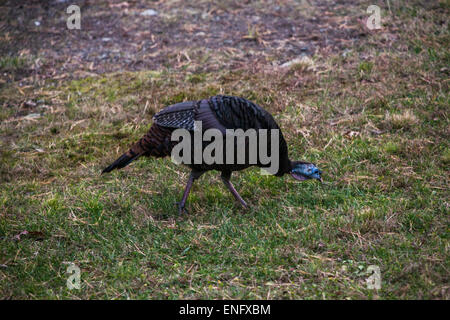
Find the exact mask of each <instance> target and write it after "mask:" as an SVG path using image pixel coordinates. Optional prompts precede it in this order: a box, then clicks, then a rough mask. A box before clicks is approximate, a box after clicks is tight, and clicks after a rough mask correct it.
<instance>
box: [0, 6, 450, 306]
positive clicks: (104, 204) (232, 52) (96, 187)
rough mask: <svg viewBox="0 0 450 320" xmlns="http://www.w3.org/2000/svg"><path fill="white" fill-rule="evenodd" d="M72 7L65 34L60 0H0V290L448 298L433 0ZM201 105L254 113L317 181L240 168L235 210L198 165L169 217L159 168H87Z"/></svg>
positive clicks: (173, 180)
mask: <svg viewBox="0 0 450 320" xmlns="http://www.w3.org/2000/svg"><path fill="white" fill-rule="evenodd" d="M78 4H79V6H80V8H81V30H69V29H67V26H66V19H67V17H68V16H69V14H67V13H66V8H67V7H68V5H69V2H68V1H64V0H58V1H49V2H48V4H46V5H42V4H40V1H4V2H2V3H1V4H0V6H1V8H0V17H1V19H0V21H1V22H0V30H1V32H0V106H1V107H0V120H1V123H0V150H1V154H0V157H1V162H0V297H1V298H3V299H17V298H27V299H29V298H31V299H38V298H41V299H79V298H82V299H86V298H90V299H128V298H131V299H143V298H145V299H158V298H159V299H178V298H183V299H199V298H204V299H211V298H219V299H221V298H232V299H239V298H246V299H449V298H450V293H449V286H450V285H449V271H448V268H449V254H448V250H449V242H448V238H449V229H448V226H449V219H448V210H449V194H448V187H449V186H448V182H449V170H448V169H449V163H450V146H449V133H450V132H449V119H448V116H449V111H448V110H449V109H448V105H449V95H448V85H449V65H450V64H449V62H450V54H449V52H450V51H449V29H448V16H449V9H450V3H449V1H447V0H443V1H442V0H441V1H350V0H343V1H314V0H304V1H288V0H279V1H268V0H267V1H265V0H259V1H232V0H227V1H212V0H209V1H206V0H204V1H179V0H171V1H143V0H135V1H78ZM371 4H377V5H379V6H380V8H381V29H379V30H369V29H368V28H367V25H366V20H367V18H368V17H369V15H370V14H369V13H367V12H366V10H367V7H368V6H369V5H371ZM149 9H152V10H154V11H155V12H151V11H149ZM145 13H147V15H146V14H145ZM214 94H230V95H237V96H242V97H245V98H247V99H250V100H253V101H254V102H256V103H258V104H259V105H261V106H262V107H264V108H265V109H266V110H268V111H270V112H271V113H272V114H273V115H274V117H275V119H276V120H277V122H278V123H279V124H280V126H281V128H282V130H283V134H284V136H285V138H286V140H287V141H288V145H289V149H290V156H291V158H292V159H304V160H306V161H310V162H314V163H316V164H317V165H318V166H319V167H320V168H321V169H322V170H323V171H324V174H323V179H324V183H323V184H322V185H321V184H319V183H314V182H312V181H308V182H304V183H299V182H296V181H294V180H293V179H291V178H290V177H283V178H276V177H271V176H263V175H260V173H259V170H258V169H249V170H246V171H243V172H240V173H237V174H234V175H233V177H232V181H233V182H234V183H235V186H236V188H237V189H238V190H239V191H240V193H241V195H242V196H243V197H244V199H246V201H247V202H248V203H249V204H250V209H249V210H242V209H241V207H240V206H239V205H238V204H236V203H235V202H234V201H233V198H232V196H231V194H230V193H229V192H228V191H227V190H226V189H225V188H224V187H223V185H222V184H221V182H220V178H219V174H218V173H217V172H209V173H207V174H206V175H204V176H202V178H201V179H200V180H199V181H198V182H197V183H196V185H195V186H194V188H193V191H192V192H191V195H190V197H189V200H188V210H189V214H186V215H184V216H181V217H179V216H178V213H177V208H176V206H175V205H174V202H176V201H178V200H179V199H180V197H181V194H182V191H183V188H184V185H185V183H186V181H187V178H188V173H189V172H188V170H187V169H186V168H184V167H182V166H177V165H175V164H174V163H172V162H171V161H170V159H163V160H161V159H159V160H156V159H141V160H138V161H136V162H134V163H133V164H131V165H130V166H129V167H127V168H125V169H123V170H121V171H116V172H114V173H112V174H109V175H103V176H100V174H99V173H100V172H101V170H102V169H103V168H104V167H105V166H107V165H108V164H110V163H111V162H112V161H113V160H114V159H116V158H117V157H118V156H119V155H120V154H121V153H122V152H124V151H125V150H126V149H127V147H128V146H129V145H130V144H131V143H132V142H134V141H136V140H137V139H138V138H139V137H140V136H141V135H143V134H144V133H145V132H146V131H147V130H148V128H149V126H150V124H151V117H152V115H153V114H154V113H155V112H156V111H158V110H160V109H161V108H163V107H164V106H165V105H168V104H171V103H175V102H180V101H184V100H191V99H200V98H205V97H208V96H211V95H214ZM72 264H75V265H76V266H78V267H79V268H80V270H81V275H80V276H81V277H80V278H81V288H80V289H79V290H77V289H73V290H70V289H69V288H67V286H66V281H67V279H68V277H69V276H70V274H69V273H67V268H68V267H69V266H70V265H72ZM369 266H376V267H378V268H379V269H380V275H381V288H380V289H378V290H376V289H370V288H368V286H367V283H366V279H367V278H368V277H369V276H370V275H371V273H370V272H368V270H370V268H369Z"/></svg>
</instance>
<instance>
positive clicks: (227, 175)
mask: <svg viewBox="0 0 450 320" xmlns="http://www.w3.org/2000/svg"><path fill="white" fill-rule="evenodd" d="M220 178H222V181H223V183H224V184H225V185H226V186H227V188H228V190H230V192H231V193H232V194H233V196H234V197H235V198H236V200H237V201H239V202H240V203H241V204H242V206H244V208H248V206H247V203H246V202H245V201H244V199H242V197H241V195H240V194H239V193H238V192H237V191H236V189H235V188H234V186H233V184H232V183H231V181H230V178H231V173H227V172H222V175H221V176H220Z"/></svg>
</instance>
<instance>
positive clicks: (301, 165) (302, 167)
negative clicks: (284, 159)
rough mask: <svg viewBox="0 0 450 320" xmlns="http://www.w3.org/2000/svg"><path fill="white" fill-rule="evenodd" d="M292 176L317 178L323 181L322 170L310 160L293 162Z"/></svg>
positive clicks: (305, 178)
mask: <svg viewBox="0 0 450 320" xmlns="http://www.w3.org/2000/svg"><path fill="white" fill-rule="evenodd" d="M290 174H291V176H292V177H293V178H294V179H296V180H300V181H302V180H309V179H317V180H319V181H320V182H322V177H321V176H320V175H321V174H322V171H321V170H319V168H317V167H316V166H315V165H314V164H312V163H308V162H293V163H292V170H291V172H290Z"/></svg>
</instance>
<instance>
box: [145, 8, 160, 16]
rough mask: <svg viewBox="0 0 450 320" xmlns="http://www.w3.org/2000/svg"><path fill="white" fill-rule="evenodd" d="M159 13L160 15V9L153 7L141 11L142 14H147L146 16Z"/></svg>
mask: <svg viewBox="0 0 450 320" xmlns="http://www.w3.org/2000/svg"><path fill="white" fill-rule="evenodd" d="M157 15H158V11H155V10H153V9H147V10H145V11H142V12H141V16H146V17H150V16H157Z"/></svg>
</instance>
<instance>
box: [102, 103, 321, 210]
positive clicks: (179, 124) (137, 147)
mask: <svg viewBox="0 0 450 320" xmlns="http://www.w3.org/2000/svg"><path fill="white" fill-rule="evenodd" d="M153 120H154V123H153V125H152V126H151V127H150V130H149V131H148V132H147V134H145V135H144V136H143V137H142V138H141V139H140V140H139V141H138V142H137V143H135V144H134V145H132V146H131V148H130V150H129V151H127V152H126V153H124V154H123V155H122V156H121V157H120V158H119V159H117V160H116V161H115V162H114V163H113V164H111V165H110V166H108V167H107V168H105V169H104V170H103V172H102V173H105V172H110V171H112V170H114V169H116V168H117V169H119V168H123V167H124V166H126V165H128V164H129V163H130V162H131V161H133V160H135V159H137V158H138V157H140V156H154V157H165V156H170V155H171V151H172V149H173V147H174V146H175V145H176V143H177V142H173V141H171V134H172V132H173V130H175V129H180V128H183V129H186V130H189V131H190V132H191V133H192V132H193V130H194V121H201V122H202V129H203V131H205V130H207V129H218V130H219V131H220V132H221V133H222V134H223V135H224V134H225V131H226V129H242V130H244V131H246V130H248V129H256V132H258V129H268V130H270V129H278V130H279V141H278V143H279V149H278V150H279V161H280V166H279V169H278V171H277V172H276V173H275V175H276V176H282V175H284V174H286V173H290V174H292V175H293V176H294V177H295V178H296V179H297V180H305V179H310V178H311V177H308V176H302V177H301V179H300V178H298V177H296V173H294V172H293V169H294V167H295V166H296V165H299V166H300V165H304V164H305V163H304V162H292V161H290V160H289V158H288V149H287V144H286V141H285V140H284V137H283V134H282V133H281V130H280V128H279V126H278V124H277V123H276V122H275V120H274V119H273V117H272V115H271V114H270V113H268V112H267V111H265V110H264V109H263V108H261V107H260V106H258V105H257V104H255V103H253V102H251V101H248V100H246V99H243V98H239V97H233V96H221V95H219V96H214V97H211V98H209V99H204V100H199V101H187V102H182V103H177V104H174V105H171V106H168V107H166V108H164V109H162V110H161V111H160V112H158V113H157V114H155V115H154V117H153ZM269 137H270V136H269ZM207 144H208V143H206V142H205V143H203V147H205V146H206V145H207ZM270 144H271V141H270V139H269V141H268V145H269V146H268V148H267V149H268V150H270ZM236 148H237V147H236V145H235V149H236ZM247 149H248V148H247ZM240 151H241V150H235V155H236V154H237V152H240ZM224 152H225V153H226V150H224ZM248 159H249V157H248V155H247V157H246V160H247V161H246V162H245V163H243V164H226V163H224V164H216V163H213V164H206V163H201V164H189V165H188V166H189V167H190V168H191V169H192V172H191V176H190V178H189V181H188V184H187V186H186V189H185V192H184V195H183V199H182V201H181V202H180V206H179V208H180V211H181V210H183V209H184V204H185V202H186V199H187V196H188V195H189V191H190V188H191V186H192V183H193V182H194V181H195V180H196V179H198V178H199V177H200V176H201V175H202V174H203V173H204V172H206V171H208V170H218V171H221V172H222V175H221V177H222V180H223V182H224V184H225V185H226V186H227V188H228V189H229V190H230V191H231V193H232V194H233V195H234V196H235V198H236V199H237V200H238V201H239V202H240V203H241V204H242V205H244V206H245V207H246V206H247V204H246V203H245V201H244V200H243V199H242V198H241V196H240V195H239V194H238V193H237V191H236V190H235V189H234V187H233V185H232V184H231V182H230V177H231V173H232V172H233V171H238V170H243V169H245V168H248V167H250V166H253V165H255V164H251V163H248ZM256 165H257V166H260V167H264V165H263V164H261V163H260V162H259V160H258V163H257V164H256ZM311 165H312V164H311ZM266 166H267V165H266ZM297 169H298V168H297ZM298 170H299V169H298ZM319 177H320V176H319Z"/></svg>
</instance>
